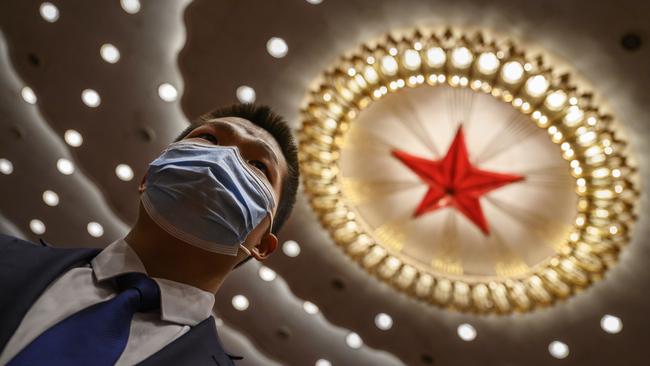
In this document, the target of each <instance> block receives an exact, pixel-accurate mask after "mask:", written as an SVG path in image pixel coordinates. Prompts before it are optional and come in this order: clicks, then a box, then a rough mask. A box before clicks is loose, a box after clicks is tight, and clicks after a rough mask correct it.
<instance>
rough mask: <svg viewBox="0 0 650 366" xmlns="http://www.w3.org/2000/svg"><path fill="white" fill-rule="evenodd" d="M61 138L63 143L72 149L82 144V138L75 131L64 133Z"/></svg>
mask: <svg viewBox="0 0 650 366" xmlns="http://www.w3.org/2000/svg"><path fill="white" fill-rule="evenodd" d="M63 138H64V139H65V142H66V143H67V144H68V145H70V146H72V147H79V146H81V144H83V142H84V139H83V137H82V136H81V134H80V133H79V132H77V131H76V130H67V131H65V133H64V134H63Z"/></svg>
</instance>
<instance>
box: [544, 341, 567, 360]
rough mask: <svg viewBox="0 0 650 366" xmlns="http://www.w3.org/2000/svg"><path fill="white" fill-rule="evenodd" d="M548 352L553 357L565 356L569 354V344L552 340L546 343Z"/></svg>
mask: <svg viewBox="0 0 650 366" xmlns="http://www.w3.org/2000/svg"><path fill="white" fill-rule="evenodd" d="M548 352H549V353H550V354H551V356H553V357H555V358H559V359H562V358H566V357H567V356H568V355H569V346H567V345H566V343H562V342H560V341H553V342H551V343H550V344H549V345H548Z"/></svg>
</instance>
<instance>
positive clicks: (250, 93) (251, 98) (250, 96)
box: [236, 85, 255, 103]
mask: <svg viewBox="0 0 650 366" xmlns="http://www.w3.org/2000/svg"><path fill="white" fill-rule="evenodd" d="M236 94H237V99H238V100H239V101H240V102H241V103H255V89H253V88H251V87H250V86H248V85H242V86H240V87H238V88H237V92H236Z"/></svg>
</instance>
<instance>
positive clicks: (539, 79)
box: [526, 75, 548, 97]
mask: <svg viewBox="0 0 650 366" xmlns="http://www.w3.org/2000/svg"><path fill="white" fill-rule="evenodd" d="M547 89H548V80H546V77H544V75H535V76H533V77H532V78H530V79H528V81H526V91H527V92H528V94H530V95H532V96H533V97H539V96H540V95H542V94H544V93H546V90H547Z"/></svg>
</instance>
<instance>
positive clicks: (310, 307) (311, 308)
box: [302, 301, 318, 315]
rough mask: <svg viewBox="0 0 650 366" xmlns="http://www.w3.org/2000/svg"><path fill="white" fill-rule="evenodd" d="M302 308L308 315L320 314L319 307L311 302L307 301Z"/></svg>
mask: <svg viewBox="0 0 650 366" xmlns="http://www.w3.org/2000/svg"><path fill="white" fill-rule="evenodd" d="M302 308H303V309H304V310H305V313H307V314H310V315H314V314H318V306H316V304H314V303H313V302H311V301H305V302H304V303H303V304H302Z"/></svg>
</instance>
